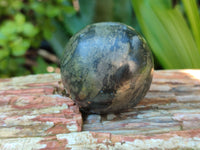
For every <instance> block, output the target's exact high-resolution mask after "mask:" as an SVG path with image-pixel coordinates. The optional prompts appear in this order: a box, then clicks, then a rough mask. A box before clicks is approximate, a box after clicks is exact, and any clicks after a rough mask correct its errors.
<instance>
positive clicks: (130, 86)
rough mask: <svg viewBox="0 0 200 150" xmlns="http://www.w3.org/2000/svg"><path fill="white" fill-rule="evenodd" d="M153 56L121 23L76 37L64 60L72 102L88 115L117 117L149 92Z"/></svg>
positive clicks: (90, 29) (63, 71)
mask: <svg viewBox="0 0 200 150" xmlns="http://www.w3.org/2000/svg"><path fill="white" fill-rule="evenodd" d="M152 74H153V58H152V54H151V52H150V50H149V48H148V46H147V44H146V42H145V41H144V39H143V38H142V37H141V36H140V35H139V34H138V33H137V32H136V31H135V30H134V29H133V28H131V27H129V26H127V25H124V24H121V23H112V22H104V23H96V24H92V25H89V26H87V27H86V28H84V29H83V30H81V31H80V32H78V33H77V34H75V35H74V36H73V37H72V38H71V39H70V40H69V42H68V44H67V46H66V50H65V51H64V54H63V56H62V58H61V76H62V82H63V84H64V87H65V88H66V89H67V91H68V92H69V94H70V96H71V98H72V99H73V100H74V101H75V102H76V103H77V104H78V105H79V107H80V109H81V110H82V111H84V112H86V113H112V112H113V113H118V112H121V111H125V110H127V109H129V108H132V107H134V106H135V105H136V104H137V103H138V102H139V101H140V100H141V99H142V98H143V97H144V96H145V94H146V93H147V91H148V90H149V87H150V84H151V81H152Z"/></svg>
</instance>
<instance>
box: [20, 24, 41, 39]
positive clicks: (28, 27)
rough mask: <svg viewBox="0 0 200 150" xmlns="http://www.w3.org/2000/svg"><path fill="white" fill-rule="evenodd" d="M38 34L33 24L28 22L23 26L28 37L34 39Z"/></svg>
mask: <svg viewBox="0 0 200 150" xmlns="http://www.w3.org/2000/svg"><path fill="white" fill-rule="evenodd" d="M37 33H38V29H37V28H36V27H34V26H33V25H32V24H31V23H29V22H27V23H25V24H24V25H23V34H24V35H25V36H27V37H34V36H36V34H37Z"/></svg>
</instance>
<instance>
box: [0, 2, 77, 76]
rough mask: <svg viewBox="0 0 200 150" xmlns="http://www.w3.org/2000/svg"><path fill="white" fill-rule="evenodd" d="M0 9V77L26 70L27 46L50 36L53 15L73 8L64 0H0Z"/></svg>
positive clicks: (58, 16) (56, 16)
mask: <svg viewBox="0 0 200 150" xmlns="http://www.w3.org/2000/svg"><path fill="white" fill-rule="evenodd" d="M0 10H1V11H0V77H6V76H13V75H18V74H28V73H30V71H27V69H26V67H25V62H26V60H25V58H24V55H25V54H26V52H27V50H28V49H30V48H31V49H36V48H37V47H39V45H40V43H41V41H42V40H44V39H46V40H48V39H50V38H51V36H52V33H53V31H54V30H55V28H54V25H53V23H52V20H53V19H54V20H62V19H64V18H63V17H64V14H67V15H68V16H70V15H74V14H75V12H76V11H75V10H74V8H73V7H72V6H71V3H70V2H68V1H67V0H48V1H46V0H44V1H39V0H15V1H13V0H0ZM39 63H41V61H38V64H39ZM36 68H37V67H36ZM32 71H33V72H35V73H36V72H37V69H32Z"/></svg>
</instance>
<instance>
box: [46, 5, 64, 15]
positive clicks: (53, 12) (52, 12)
mask: <svg viewBox="0 0 200 150" xmlns="http://www.w3.org/2000/svg"><path fill="white" fill-rule="evenodd" d="M60 12H61V11H60V8H58V7H54V6H53V5H47V8H46V13H47V16H48V17H55V16H57V15H59V13H60Z"/></svg>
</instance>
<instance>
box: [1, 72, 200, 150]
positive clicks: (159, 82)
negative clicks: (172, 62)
mask: <svg viewBox="0 0 200 150" xmlns="http://www.w3.org/2000/svg"><path fill="white" fill-rule="evenodd" d="M62 91H63V86H62V84H61V83H60V75H59V74H45V75H31V76H25V77H16V78H11V79H0V149H1V150H13V149H15V150H22V149H24V150H29V149H30V150H31V149H37V150H38V149H80V150H82V149H122V150H123V149H124V150H126V149H127V150H129V149H197V150H198V149H200V70H167V71H155V73H154V79H153V84H152V85H151V88H150V91H149V92H148V94H147V95H146V97H145V98H144V99H143V100H142V101H141V102H140V104H139V105H137V107H135V108H134V109H132V110H127V112H123V113H120V114H108V115H95V114H91V115H83V116H84V122H82V116H81V114H80V112H79V109H78V107H77V106H76V105H75V104H74V102H73V101H72V100H71V99H70V98H68V97H64V96H61V95H62V94H61V93H62ZM81 128H82V129H81Z"/></svg>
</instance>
